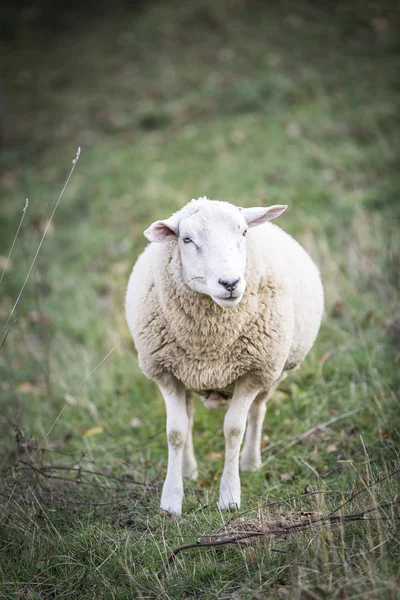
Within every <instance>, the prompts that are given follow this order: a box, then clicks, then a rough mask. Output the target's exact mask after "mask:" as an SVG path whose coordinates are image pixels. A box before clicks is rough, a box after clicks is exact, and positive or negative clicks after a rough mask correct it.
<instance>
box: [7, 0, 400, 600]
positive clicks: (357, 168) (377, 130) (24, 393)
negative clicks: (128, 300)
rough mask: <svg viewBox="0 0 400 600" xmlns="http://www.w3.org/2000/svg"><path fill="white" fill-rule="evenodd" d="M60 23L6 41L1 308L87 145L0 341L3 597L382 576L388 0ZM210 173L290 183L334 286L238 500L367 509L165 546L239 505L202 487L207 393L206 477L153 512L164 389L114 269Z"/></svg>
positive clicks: (228, 590)
mask: <svg viewBox="0 0 400 600" xmlns="http://www.w3.org/2000/svg"><path fill="white" fill-rule="evenodd" d="M69 19H70V20H69V21H68V22H67V23H62V24H60V23H58V25H57V27H56V28H55V29H54V31H52V32H50V31H47V32H45V33H44V32H43V30H40V29H39V27H38V26H37V27H35V28H28V27H26V30H24V28H22V29H21V31H20V34H19V35H18V36H17V39H16V40H14V42H13V43H11V42H3V43H2V45H1V55H2V57H3V72H2V77H3V83H4V87H5V89H6V91H7V104H8V117H7V120H8V124H7V129H8V142H7V144H6V146H5V147H4V148H3V150H2V155H1V159H0V167H1V173H0V190H1V197H2V207H1V214H0V254H1V265H0V266H1V268H0V272H1V271H2V270H3V268H5V267H6V270H5V272H4V277H3V279H2V282H1V296H0V315H1V321H2V323H5V322H6V321H7V318H8V315H9V314H10V311H11V308H12V306H13V304H14V302H15V299H16V298H17V296H18V294H19V291H20V289H21V286H22V284H23V282H24V279H25V277H26V274H27V272H28V269H29V266H30V264H31V262H32V259H33V256H34V254H35V251H36V249H37V247H38V244H39V241H40V239H41V237H42V235H43V233H44V231H45V229H46V225H47V222H48V218H49V216H50V214H51V211H52V209H53V206H54V204H55V202H56V200H57V197H58V195H59V193H60V190H61V188H62V186H63V183H64V181H65V178H66V176H67V174H68V171H69V168H70V165H71V161H72V159H73V158H74V156H75V153H76V150H77V147H78V146H81V147H82V153H81V157H80V159H79V162H78V164H77V166H76V169H75V172H74V174H73V176H72V178H71V181H70V183H69V185H68V188H67V190H66V192H65V194H64V197H63V198H62V201H61V202H60V205H59V208H58V210H57V212H56V214H55V216H54V219H53V220H52V222H51V224H50V226H49V228H48V230H47V234H46V237H45V240H44V243H43V246H42V248H41V250H40V253H39V255H38V259H37V261H36V264H35V267H34V269H33V270H32V273H31V276H30V279H29V281H28V283H27V285H26V287H25V289H24V292H23V295H22V296H21V300H20V301H19V304H18V306H17V308H16V310H15V312H14V314H13V317H12V320H11V322H12V323H13V322H14V317H18V319H17V321H16V322H15V323H14V325H13V326H12V328H11V330H10V331H9V333H8V337H7V339H6V341H5V343H4V344H3V346H2V348H1V350H0V370H1V375H0V396H1V397H0V413H1V414H0V424H1V440H0V444H1V450H0V452H1V456H2V460H1V474H2V491H1V508H0V511H1V513H0V514H1V517H0V527H1V534H0V573H1V575H0V597H4V598H29V599H36V598H37V599H39V598H40V599H44V598H45V599H53V598H54V599H59V598H79V599H80V600H86V599H91V598H95V599H102V598H103V599H105V600H108V599H118V600H121V599H124V598H143V599H144V598H166V599H169V598H170V599H174V598H202V599H203V598H204V599H206V598H215V597H218V598H220V599H223V598H236V599H241V600H242V599H247V598H258V599H263V598H273V599H275V598H276V599H278V598H290V599H298V600H313V599H320V598H321V599H326V598H338V599H339V598H340V599H356V598H357V599H363V600H364V599H367V598H370V599H373V598H378V597H380V598H385V599H386V598H387V599H395V598H398V597H399V566H398V565H399V539H398V519H399V510H398V504H396V502H397V503H398V498H399V495H398V494H399V479H398V469H399V456H398V448H399V406H398V396H397V394H398V385H399V376H398V359H399V340H400V325H399V305H398V295H397V289H398V267H399V262H398V260H399V237H398V224H399V196H400V175H399V169H398V165H397V162H396V159H397V157H398V149H399V114H400V112H399V110H398V109H399V96H398V91H399V85H398V80H397V79H396V77H397V72H398V69H399V66H400V54H399V50H400V44H399V36H398V28H399V13H398V7H397V5H396V3H395V2H392V3H391V2H386V3H368V2H363V3H361V2H352V3H344V2H339V3H322V4H319V3H311V2H307V1H305V0H304V1H301V2H294V1H290V0H287V1H286V0H285V1H284V2H279V3H261V2H242V1H239V0H234V1H233V2H228V1H227V0H226V1H225V0H222V1H221V2H218V3H215V2H211V1H209V0H201V1H200V2H197V3H181V2H177V1H174V0H170V1H168V2H165V3H161V2H160V3H150V4H149V5H148V6H146V5H142V6H140V5H139V6H138V7H137V8H136V9H135V10H133V9H130V10H128V9H127V8H125V9H122V8H121V9H118V10H116V12H115V14H113V18H111V19H107V18H105V16H104V15H102V13H101V11H100V13H99V14H97V15H95V16H93V17H92V18H91V19H89V18H88V16H87V15H86V17H85V19H84V20H83V21H82V22H80V21H79V19H76V20H75V21H74V19H73V11H72V17H71V15H69ZM202 195H207V196H208V197H210V198H218V199H224V200H230V201H232V202H234V203H237V204H240V205H245V206H251V205H254V204H256V205H262V204H264V203H265V204H266V203H269V204H278V203H287V204H289V206H290V210H289V211H288V212H287V213H285V215H284V216H282V217H281V218H280V219H279V225H280V226H282V227H283V228H285V229H286V230H287V231H289V232H290V233H292V234H293V235H295V237H296V238H297V239H298V240H299V241H300V242H301V243H303V244H304V246H305V247H306V248H307V249H308V250H309V251H310V253H311V254H312V256H313V257H314V258H315V260H316V261H317V262H318V264H319V266H320V268H321V272H322V278H323V281H324V285H325V291H326V314H325V318H324V322H323V326H322V329H321V332H320V335H319V338H318V341H317V343H316V345H315V347H314V349H313V350H312V352H311V354H310V355H309V357H308V358H307V360H306V361H305V363H304V365H303V367H302V368H301V369H300V370H299V371H297V372H296V373H295V374H294V375H293V376H291V377H290V378H288V379H287V380H286V381H285V382H284V383H283V384H282V386H281V388H280V391H279V392H278V393H277V394H276V399H275V400H274V401H272V402H271V404H270V406H269V409H268V412H267V418H266V422H265V436H264V440H263V445H264V449H263V457H264V464H263V468H262V470H261V471H260V472H259V473H255V474H244V475H243V477H242V484H243V492H242V494H243V505H242V509H243V510H246V511H248V512H246V514H245V515H243V517H246V518H250V517H251V518H256V517H257V518H260V517H261V516H262V517H263V519H267V520H268V519H269V521H271V520H272V521H274V522H275V523H276V521H279V520H280V519H281V520H282V519H283V518H285V515H286V518H287V519H288V522H296V519H297V520H298V519H299V518H309V519H313V518H318V517H319V516H321V515H327V514H328V513H329V512H330V511H333V510H335V509H336V508H339V507H340V506H341V505H342V504H343V503H344V502H346V501H347V504H346V505H345V506H343V507H342V508H340V510H339V511H337V513H335V514H343V515H350V514H356V513H360V512H363V511H369V510H371V512H368V513H366V514H365V515H364V518H362V519H361V520H356V521H354V522H343V523H340V522H324V523H322V524H319V525H313V526H311V527H305V528H304V529H300V530H299V531H295V532H293V531H291V533H287V532H284V533H283V534H282V535H274V534H270V535H267V536H265V537H264V538H263V541H262V542H259V543H255V544H252V545H248V546H243V545H241V546H238V545H221V546H218V547H199V548H194V549H189V550H186V551H182V552H181V553H180V554H179V555H178V556H177V558H176V560H175V561H174V562H173V563H172V564H171V565H170V566H169V568H165V566H164V563H165V560H166V559H167V557H168V556H169V555H170V553H171V551H172V550H173V549H174V548H176V547H178V546H180V545H181V544H184V543H190V542H196V540H198V539H200V540H202V539H203V540H204V538H202V536H203V535H206V536H207V535H208V536H209V535H210V534H212V533H213V532H215V530H216V529H218V528H219V527H220V526H221V524H222V523H223V522H224V521H226V520H228V519H230V518H232V516H233V515H225V514H221V513H220V512H219V511H218V509H217V507H216V501H217V497H218V481H219V477H220V475H221V471H222V466H223V435H222V418H223V413H221V412H219V411H216V412H208V411H206V410H205V409H204V408H203V407H202V406H201V405H200V403H198V406H197V411H196V418H195V449H196V453H197V456H198V460H199V467H200V477H199V481H198V482H197V483H193V482H191V483H188V484H187V485H186V496H185V502H184V513H183V516H182V518H177V519H175V518H171V517H168V516H167V515H164V514H161V513H160V512H159V511H158V500H159V495H160V485H161V483H162V480H163V477H164V475H165V470H166V456H167V454H166V439H165V433H164V428H165V422H164V420H165V411H164V407H163V402H162V399H161V397H160V395H159V393H158V391H157V390H156V388H155V386H154V385H153V384H152V383H151V382H150V381H147V380H146V379H145V378H144V377H143V376H142V375H141V374H140V371H139V369H138V366H137V361H136V357H135V354H134V351H133V347H132V343H131V340H130V339H129V336H128V334H127V329H126V325H125V322H124V315H123V302H124V288H125V285H126V282H127V278H128V275H129V271H130V269H131V267H132V265H133V263H134V261H135V259H136V257H137V256H138V254H139V253H140V251H141V250H142V249H143V248H144V246H145V239H144V237H143V235H142V232H143V230H144V229H145V228H146V227H147V226H148V225H149V224H150V223H151V222H152V221H153V220H155V219H158V218H161V217H167V216H168V215H169V214H170V213H171V212H172V211H174V210H176V209H178V208H179V207H180V206H182V205H183V204H184V203H186V202H187V201H188V200H189V199H191V198H192V197H198V196H202ZM26 197H27V198H29V208H28V210H27V213H26V216H25V219H24V222H23V224H22V227H21V231H20V234H19V236H18V238H17V241H16V243H15V247H14V249H13V252H12V255H11V259H10V262H9V263H8V265H6V257H7V254H8V252H9V249H10V247H11V244H12V241H13V237H14V235H15V232H16V230H17V227H18V223H19V221H20V218H21V216H22V209H23V207H24V203H25V198H26ZM317 426H319V427H317ZM313 492H318V493H315V494H314V493H313ZM293 498H295V499H293ZM274 502H275V503H278V504H274V505H272V506H271V505H270V503H274ZM266 503H268V504H269V505H268V506H265V504H266ZM378 505H384V506H380V508H376V509H375V507H377V506H378ZM372 509H375V510H372ZM299 511H300V512H299ZM301 511H303V515H301ZM304 513H306V514H305V515H304ZM307 515H308V516H307ZM291 519H292V520H291ZM280 527H282V528H283V529H284V527H283V526H282V524H281V525H280ZM208 539H211V538H208Z"/></svg>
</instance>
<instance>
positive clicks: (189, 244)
mask: <svg viewBox="0 0 400 600" xmlns="http://www.w3.org/2000/svg"><path fill="white" fill-rule="evenodd" d="M286 208H287V206H286V205H283V206H270V207H268V208H259V207H255V208H239V207H238V206H234V205H233V204H229V203H228V202H219V201H216V200H207V198H199V199H198V200H192V201H191V202H189V204H187V205H186V206H184V207H183V208H182V209H181V210H180V211H178V212H177V213H175V214H174V215H172V217H170V218H169V219H166V220H165V221H156V222H155V223H153V224H152V225H151V226H150V227H149V228H148V229H147V230H146V231H145V232H144V235H145V236H146V238H147V239H148V240H149V241H150V242H173V243H176V244H178V247H179V251H180V255H181V261H182V276H183V279H184V281H185V283H186V285H188V286H189V287H190V288H191V289H192V290H193V291H195V292H199V293H201V294H207V295H208V296H211V298H212V299H213V300H214V302H216V303H217V304H218V305H219V306H221V307H222V308H228V307H233V306H236V305H237V304H239V302H240V301H241V299H242V297H243V294H244V291H245V289H246V279H245V271H246V234H247V230H248V228H249V227H255V226H256V225H261V224H262V223H265V222H266V221H270V220H271V219H274V218H275V217H278V216H279V215H280V214H281V213H283V212H284V211H285V210H286Z"/></svg>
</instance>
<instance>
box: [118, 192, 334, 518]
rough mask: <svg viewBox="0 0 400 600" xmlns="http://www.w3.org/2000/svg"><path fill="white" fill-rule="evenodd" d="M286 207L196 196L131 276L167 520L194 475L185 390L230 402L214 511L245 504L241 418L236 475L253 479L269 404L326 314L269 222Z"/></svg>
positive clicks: (311, 279) (130, 317)
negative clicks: (159, 417)
mask: <svg viewBox="0 0 400 600" xmlns="http://www.w3.org/2000/svg"><path fill="white" fill-rule="evenodd" d="M286 208H287V206H271V207H269V208H259V207H257V208H239V207H237V206H234V205H232V204H229V203H227V202H219V201H215V200H207V198H199V199H198V200H192V201H191V202H189V203H188V204H187V205H186V206H184V207H183V208H182V209H181V210H179V211H178V212H176V213H175V214H174V215H172V216H171V217H170V218H169V219H166V220H164V221H156V222H155V223H153V224H152V225H151V226H150V227H149V228H148V229H147V230H146V231H145V234H144V235H145V236H146V238H147V239H148V240H149V241H150V242H153V243H151V244H149V245H148V246H147V248H146V249H145V251H144V252H143V254H142V255H141V256H140V257H139V259H138V260H137V262H136V264H135V266H134V269H133V271H132V274H131V277H130V280H129V284H128V289H127V295H126V318H127V322H128V326H129V330H130V332H131V334H132V337H133V339H134V342H135V346H136V349H137V351H138V355H139V365H140V367H141V369H142V370H143V372H144V374H145V375H146V376H147V377H149V378H150V379H152V380H154V381H155V382H156V383H157V384H158V386H159V388H160V390H161V393H162V395H163V397H164V400H165V404H166V412H167V439H168V469H167V476H166V479H165V482H164V486H163V490H162V497H161V508H162V509H163V510H165V511H167V512H169V513H173V514H175V515H179V514H181V510H182V500H183V479H182V476H183V475H184V476H187V477H190V478H192V479H195V478H196V477H197V464H196V459H195V457H194V453H193V441H192V424H193V402H192V397H191V394H190V393H188V392H190V391H196V392H198V393H200V395H203V396H204V397H205V404H206V406H215V405H218V404H221V405H222V404H224V403H226V402H227V401H228V400H229V402H228V403H229V407H228V410H227V412H226V415H225V420H224V435H225V444H226V451H225V466H224V470H223V474H222V479H221V487H220V496H219V503H218V504H219V507H220V509H226V508H229V507H240V478H239V452H240V447H241V444H242V440H243V437H244V433H245V428H246V421H247V432H246V439H245V443H244V448H243V452H242V456H241V463H240V466H241V469H242V470H244V471H253V470H255V469H258V468H259V467H260V466H261V450H260V442H261V432H262V424H263V420H264V416H265V411H266V401H267V399H268V397H269V396H270V395H271V393H272V392H273V390H274V389H275V388H276V386H277V384H278V383H279V381H280V380H281V379H282V378H283V376H284V375H285V373H286V371H288V370H290V369H294V368H295V367H297V366H298V365H299V364H300V362H301V361H302V360H303V359H304V357H305V356H306V354H307V353H308V351H309V350H310V348H311V347H312V345H313V343H314V341H315V338H316V336H317V333H318V329H319V326H320V322H321V317H322V313H323V289H322V285H321V280H320V276H319V272H318V269H317V267H316V266H315V264H314V263H313V261H312V260H311V258H310V257H309V255H308V254H307V253H306V252H305V250H304V249H303V248H302V247H301V246H300V245H299V244H298V243H297V242H296V241H295V240H294V239H293V238H292V237H290V236H289V235H288V234H287V233H285V232H284V231H282V230H281V229H280V228H279V227H276V226H275V225H272V224H271V223H268V221H270V220H271V219H274V218H275V217H278V216H279V215H280V214H281V213H283V212H284V211H285V210H286ZM256 226H257V227H256ZM253 227H256V228H255V229H250V228H253ZM246 234H248V235H247V237H246ZM154 242H156V243H154Z"/></svg>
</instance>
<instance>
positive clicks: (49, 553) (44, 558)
mask: <svg viewBox="0 0 400 600" xmlns="http://www.w3.org/2000/svg"><path fill="white" fill-rule="evenodd" d="M53 556H54V548H50V550H48V552H46V554H45V555H44V556H43V557H42V560H50V559H51V558H53Z"/></svg>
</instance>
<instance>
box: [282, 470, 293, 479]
mask: <svg viewBox="0 0 400 600" xmlns="http://www.w3.org/2000/svg"><path fill="white" fill-rule="evenodd" d="M280 477H281V480H282V481H291V480H292V479H293V477H294V471H289V472H288V473H281V475H280Z"/></svg>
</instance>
